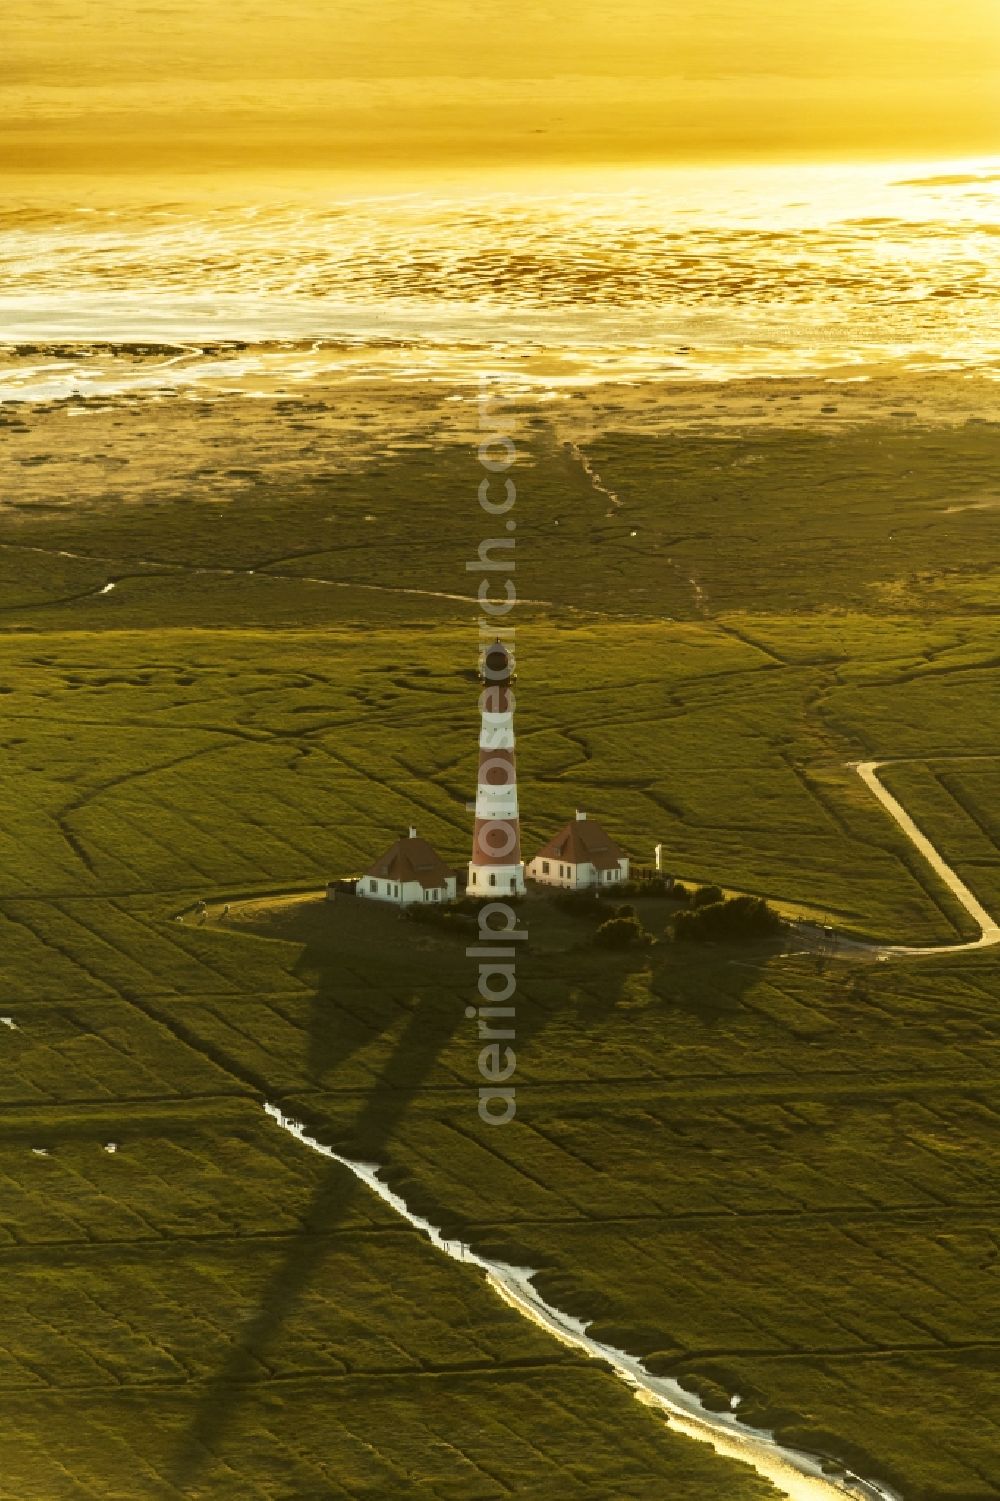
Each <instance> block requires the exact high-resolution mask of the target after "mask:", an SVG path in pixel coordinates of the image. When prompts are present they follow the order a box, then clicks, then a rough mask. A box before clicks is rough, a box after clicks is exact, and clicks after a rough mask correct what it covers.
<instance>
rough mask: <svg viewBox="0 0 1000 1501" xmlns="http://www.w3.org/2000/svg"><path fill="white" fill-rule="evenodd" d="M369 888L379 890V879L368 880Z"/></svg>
mask: <svg viewBox="0 0 1000 1501" xmlns="http://www.w3.org/2000/svg"><path fill="white" fill-rule="evenodd" d="M368 890H369V891H377V890H378V882H377V881H369V882H368Z"/></svg>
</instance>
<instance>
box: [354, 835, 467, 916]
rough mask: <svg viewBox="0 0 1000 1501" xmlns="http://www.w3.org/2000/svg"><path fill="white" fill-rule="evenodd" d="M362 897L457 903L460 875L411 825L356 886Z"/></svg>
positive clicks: (402, 904) (397, 901)
mask: <svg viewBox="0 0 1000 1501" xmlns="http://www.w3.org/2000/svg"><path fill="white" fill-rule="evenodd" d="M354 889H355V891H356V892H357V894H358V896H364V897H368V898H369V899H370V900H371V901H376V902H393V903H394V904H395V905H396V906H397V907H409V906H410V904H411V903H412V902H453V901H454V900H455V897H456V895H457V889H458V878H457V877H456V875H455V872H454V871H453V870H452V869H451V867H450V866H448V865H446V864H445V863H444V861H443V860H442V859H441V856H440V855H439V854H438V852H437V850H435V849H434V847H433V845H430V844H428V843H427V840H426V839H418V838H417V831H416V829H414V828H411V829H410V831H409V834H408V835H407V836H406V838H401V839H397V840H396V842H395V844H394V845H392V846H391V847H390V848H389V849H387V850H386V852H385V854H384V855H382V856H380V858H379V859H378V860H376V861H375V864H374V865H373V866H372V867H371V869H370V870H366V871H365V873H364V875H363V876H362V877H361V879H360V881H358V882H357V884H356V886H355V888H354Z"/></svg>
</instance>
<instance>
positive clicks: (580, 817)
mask: <svg viewBox="0 0 1000 1501" xmlns="http://www.w3.org/2000/svg"><path fill="white" fill-rule="evenodd" d="M586 818H587V815H586V813H584V812H583V810H582V809H581V808H577V810H576V821H577V823H584V822H585V821H586Z"/></svg>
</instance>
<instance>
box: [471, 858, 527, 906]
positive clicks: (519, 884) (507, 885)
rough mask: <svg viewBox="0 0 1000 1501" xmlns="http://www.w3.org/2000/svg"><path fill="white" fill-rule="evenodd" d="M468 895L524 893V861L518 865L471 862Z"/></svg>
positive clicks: (496, 895) (513, 894) (497, 895)
mask: <svg viewBox="0 0 1000 1501" xmlns="http://www.w3.org/2000/svg"><path fill="white" fill-rule="evenodd" d="M466 895H467V896H495V897H496V898H497V899H498V900H499V898H500V897H502V896H523V895H524V862H523V861H522V862H520V863H519V864H517V865H476V864H475V863H474V862H473V861H471V860H470V862H469V884H468V887H467V888H466Z"/></svg>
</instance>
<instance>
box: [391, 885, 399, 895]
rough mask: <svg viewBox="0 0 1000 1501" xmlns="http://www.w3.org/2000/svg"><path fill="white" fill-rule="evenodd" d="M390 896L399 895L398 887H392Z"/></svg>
mask: <svg viewBox="0 0 1000 1501" xmlns="http://www.w3.org/2000/svg"><path fill="white" fill-rule="evenodd" d="M392 894H393V896H398V895H399V887H398V886H394V887H393V888H392Z"/></svg>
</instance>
